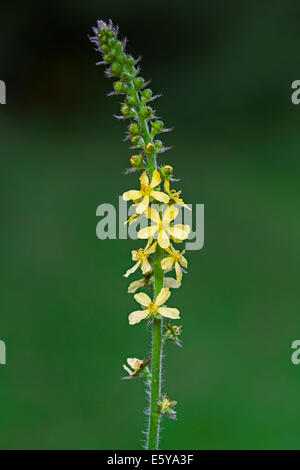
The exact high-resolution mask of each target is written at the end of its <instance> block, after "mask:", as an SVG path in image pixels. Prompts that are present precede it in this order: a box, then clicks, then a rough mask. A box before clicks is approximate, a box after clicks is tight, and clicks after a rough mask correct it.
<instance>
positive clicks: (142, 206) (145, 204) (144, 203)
mask: <svg viewBox="0 0 300 470" xmlns="http://www.w3.org/2000/svg"><path fill="white" fill-rule="evenodd" d="M148 206H149V196H145V197H144V199H143V200H142V201H141V202H140V203H139V204H138V205H137V207H136V213H137V214H142V213H143V212H145V210H146V209H147V208H148Z"/></svg>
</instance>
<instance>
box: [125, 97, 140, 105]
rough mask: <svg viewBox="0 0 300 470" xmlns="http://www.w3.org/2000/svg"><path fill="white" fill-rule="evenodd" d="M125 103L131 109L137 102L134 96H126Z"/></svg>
mask: <svg viewBox="0 0 300 470" xmlns="http://www.w3.org/2000/svg"><path fill="white" fill-rule="evenodd" d="M125 103H126V104H128V106H130V107H131V108H133V107H134V106H136V105H137V104H138V100H137V98H136V97H135V96H130V95H128V96H126V98H125Z"/></svg>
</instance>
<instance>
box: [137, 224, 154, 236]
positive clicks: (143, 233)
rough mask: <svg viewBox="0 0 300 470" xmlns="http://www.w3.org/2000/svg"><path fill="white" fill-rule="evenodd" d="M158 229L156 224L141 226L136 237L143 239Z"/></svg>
mask: <svg viewBox="0 0 300 470" xmlns="http://www.w3.org/2000/svg"><path fill="white" fill-rule="evenodd" d="M157 231H158V225H150V227H145V228H142V229H141V230H140V231H139V232H138V238H141V239H143V240H144V239H145V238H150V237H151V238H152V237H153V236H154V235H155V234H156V232H157Z"/></svg>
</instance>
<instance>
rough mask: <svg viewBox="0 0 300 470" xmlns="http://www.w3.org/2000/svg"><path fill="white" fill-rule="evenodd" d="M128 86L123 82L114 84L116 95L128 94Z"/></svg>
mask: <svg viewBox="0 0 300 470" xmlns="http://www.w3.org/2000/svg"><path fill="white" fill-rule="evenodd" d="M126 89H127V88H126V86H125V84H124V83H123V82H121V81H117V82H115V83H114V90H115V93H116V94H119V93H126Z"/></svg>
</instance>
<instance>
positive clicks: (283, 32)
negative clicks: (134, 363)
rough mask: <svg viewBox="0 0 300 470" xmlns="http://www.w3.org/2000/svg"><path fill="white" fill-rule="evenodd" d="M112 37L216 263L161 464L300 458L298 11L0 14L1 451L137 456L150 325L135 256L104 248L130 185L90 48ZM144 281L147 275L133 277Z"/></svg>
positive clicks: (182, 6)
mask: <svg viewBox="0 0 300 470" xmlns="http://www.w3.org/2000/svg"><path fill="white" fill-rule="evenodd" d="M97 18H104V19H108V18H112V19H113V21H114V22H116V23H118V24H119V25H120V28H121V31H122V33H123V34H124V35H126V36H127V37H128V38H129V49H128V50H129V51H130V52H131V53H133V54H134V55H135V56H138V55H139V54H141V55H142V56H143V61H142V71H143V74H144V76H145V77H146V78H151V79H152V86H153V89H154V91H155V92H162V93H163V97H162V98H161V99H160V100H159V101H157V102H155V107H156V108H157V109H158V114H159V115H160V116H161V117H162V118H163V120H164V121H165V123H166V125H167V126H174V132H172V133H171V134H168V135H166V136H165V143H166V144H168V145H172V146H173V150H172V151H171V152H169V153H167V154H164V155H163V156H162V158H161V161H162V162H168V163H170V164H172V165H173V166H174V167H175V173H176V176H178V177H180V178H181V183H180V187H182V189H183V192H184V193H183V194H184V199H185V200H186V201H187V202H189V203H194V204H195V203H204V204H205V247H204V249H202V250H201V251H193V252H189V253H188V259H189V263H190V266H189V274H188V276H186V278H185V279H184V283H183V286H182V288H181V289H180V290H178V291H175V292H174V291H173V292H172V299H171V300H172V302H169V303H170V306H177V307H179V308H180V310H181V314H182V324H183V326H184V336H183V340H184V348H182V349H181V350H180V349H179V348H176V347H175V346H173V345H168V348H167V350H166V353H167V354H166V357H165V359H164V368H165V377H166V381H165V384H164V390H165V391H167V393H168V394H169V396H170V397H171V398H173V399H176V400H177V401H178V421H177V422H173V421H167V420H165V421H164V422H163V429H164V432H163V434H162V438H161V444H160V447H161V448H162V449H293V448H297V449H299V448H300V446H299V442H300V411H299V393H300V365H299V366H295V365H293V364H292V363H291V359H290V357H291V343H292V341H293V340H295V339H299V336H300V331H299V327H300V322H299V308H300V301H299V274H300V272H299V257H300V256H299V255H300V248H299V235H300V226H299V170H300V164H299V152H300V138H299V128H300V118H299V113H300V108H298V107H297V106H294V105H293V104H292V103H291V98H290V95H291V82H292V81H293V80H296V79H300V66H299V46H300V7H299V2H297V1H283V0H282V1H275V2H274V1H265V2H260V1H258V0H257V1H253V2H246V1H226V2H225V1H217V0H214V1H208V0H206V1H203V0H201V1H198V2H193V1H187V2H182V1H177V0H175V1H174V0H173V1H164V2H161V1H156V0H152V1H151V2H140V1H139V2H138V1H127V2H125V1H116V0H114V1H109V2H108V1H91V0H86V1H85V2H71V1H68V0H64V1H52V2H49V3H45V2H43V3H38V2H19V3H14V4H11V5H10V6H8V5H7V6H5V5H3V6H1V28H0V29H1V32H0V43H1V50H0V79H2V80H5V81H6V84H7V105H6V106H1V107H0V120H1V122H0V129H1V131H0V132H1V180H2V182H1V202H2V217H1V245H0V246H1V280H0V282H1V297H0V302H1V323H0V339H2V340H5V341H6V344H7V365H6V366H0V407H1V412H0V414H1V419H0V448H2V449H20V448H21V449H40V448H43V449H135V448H140V446H141V442H142V441H143V435H142V433H141V431H142V429H144V428H145V426H144V422H145V417H144V415H143V410H144V408H145V404H146V402H145V395H144V391H143V384H142V382H141V381H138V380H136V381H127V382H122V381H120V377H121V376H122V375H123V372H122V364H123V362H124V360H125V358H126V357H128V356H137V357H144V356H145V355H146V354H147V353H148V352H149V342H150V335H149V333H148V332H147V331H146V329H145V323H143V324H141V325H139V326H135V327H129V325H128V320H127V315H128V314H129V313H130V311H132V310H134V309H135V308H136V305H137V304H136V303H135V301H134V300H133V298H132V296H128V294H127V293H126V290H127V285H128V281H127V280H125V279H124V278H123V277H122V274H123V273H124V272H125V271H126V269H128V267H130V266H131V260H130V250H131V249H132V248H133V247H137V244H136V242H134V241H131V240H120V241H118V240H107V241H100V240H98V239H97V238H96V235H95V228H96V223H97V218H96V215H95V213H96V208H97V206H98V205H99V204H101V203H102V202H110V203H114V204H116V203H117V201H118V195H119V194H122V192H123V191H124V190H127V189H131V188H132V189H133V188H134V187H135V186H136V184H137V183H136V175H130V176H124V175H123V174H122V171H123V170H124V169H125V168H126V167H127V166H128V158H129V156H130V150H128V146H127V144H124V143H123V142H122V138H123V134H124V131H125V124H124V123H119V122H117V121H115V120H114V119H113V117H112V114H113V113H118V110H119V104H118V101H119V99H118V98H107V96H106V94H107V93H108V92H109V91H110V90H111V83H110V82H109V81H108V80H106V79H105V78H104V77H103V69H102V68H101V67H100V68H99V67H98V68H97V67H95V65H94V63H95V62H96V61H97V60H99V58H98V56H97V54H96V53H95V52H94V51H93V48H92V46H91V45H90V44H89V41H88V38H87V33H89V32H90V27H91V26H92V25H94V24H95V22H96V19H97ZM135 278H138V276H135Z"/></svg>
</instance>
